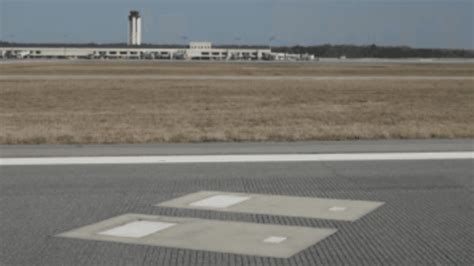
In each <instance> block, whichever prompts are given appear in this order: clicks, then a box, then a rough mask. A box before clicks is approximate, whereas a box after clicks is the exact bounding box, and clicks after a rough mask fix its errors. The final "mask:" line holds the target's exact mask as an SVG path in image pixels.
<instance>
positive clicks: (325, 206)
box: [155, 191, 384, 221]
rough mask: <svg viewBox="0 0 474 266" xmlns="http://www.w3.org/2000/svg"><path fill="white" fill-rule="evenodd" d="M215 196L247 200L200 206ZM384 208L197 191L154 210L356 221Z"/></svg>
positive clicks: (358, 202) (369, 204)
mask: <svg viewBox="0 0 474 266" xmlns="http://www.w3.org/2000/svg"><path fill="white" fill-rule="evenodd" d="M216 196H218V197H224V196H225V197H228V198H238V197H242V198H248V199H246V200H244V201H241V202H239V203H236V204H233V205H229V206H227V207H225V208H216V207H215V206H211V205H209V204H208V205H206V204H202V203H203V202H213V199H215V197H216ZM383 204H384V203H383V202H378V201H361V200H344V199H327V198H309V197H293V196H280V195H265V194H248V193H234V192H222V191H200V192H196V193H191V194H188V195H185V196H182V197H179V198H176V199H172V200H169V201H165V202H162V203H159V204H156V205H155V206H159V207H171V208H184V209H205V210H216V209H218V210H219V211H226V212H239V213H252V214H266V215H281V216H292V217H305V218H315V219H330V220H341V221H355V220H357V219H359V218H361V217H362V216H364V215H366V214H368V213H370V212H372V211H374V210H375V209H377V208H378V207H380V206H381V205H383Z"/></svg>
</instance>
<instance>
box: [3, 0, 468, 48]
mask: <svg viewBox="0 0 474 266" xmlns="http://www.w3.org/2000/svg"><path fill="white" fill-rule="evenodd" d="M131 9H137V10H139V11H141V13H142V17H143V22H144V36H143V40H144V42H146V43H160V44H170V43H184V42H187V41H189V40H206V41H207V40H208V41H212V42H214V43H219V44H230V43H240V44H268V43H269V39H270V37H271V36H275V37H276V38H275V40H273V41H272V45H295V44H300V45H313V44H316V45H317V44H325V43H330V44H371V43H375V44H377V45H409V46H413V47H428V48H431V47H433V48H468V49H473V47H474V45H473V43H474V42H473V36H474V29H473V28H474V26H473V25H474V22H473V17H474V14H473V13H474V0H469V1H466V0H412V1H406V0H376V1H375V0H372V1H367V0H331V1H327V0H326V1H320V0H172V1H171V0H153V1H149V0H147V1H142V0H94V1H90V0H60V1H59V0H56V1H55V0H0V39H1V40H7V41H16V42H69V43H70V42H81V43H84V42H98V43H110V42H126V40H127V15H128V11H129V10H131ZM183 36H184V37H183Z"/></svg>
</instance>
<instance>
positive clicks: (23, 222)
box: [0, 140, 474, 265]
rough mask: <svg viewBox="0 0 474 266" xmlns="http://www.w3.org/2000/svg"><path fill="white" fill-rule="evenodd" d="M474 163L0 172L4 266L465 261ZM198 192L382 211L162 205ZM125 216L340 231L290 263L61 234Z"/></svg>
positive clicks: (437, 144) (47, 149) (427, 149)
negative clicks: (331, 213)
mask: <svg viewBox="0 0 474 266" xmlns="http://www.w3.org/2000/svg"><path fill="white" fill-rule="evenodd" d="M0 151H1V152H0V157H2V159H5V158H16V159H21V158H27V157H30V158H31V157H34V158H45V159H48V158H49V159H51V158H57V157H61V158H66V159H67V158H77V157H87V158H89V157H94V156H112V157H115V158H116V157H122V156H136V157H141V156H145V157H146V156H171V155H175V156H190V155H193V156H200V155H210V156H219V155H223V154H231V155H262V154H270V155H278V154H282V153H285V154H290V155H291V154H292V155H295V156H296V155H302V154H311V155H314V156H315V155H322V154H324V155H328V154H347V155H348V156H354V154H364V153H367V155H368V154H373V153H384V154H400V153H410V154H427V153H435V154H446V153H471V154H472V151H473V142H472V140H426V141H418V140H408V141H344V142H301V143H298V142H295V143H210V144H206V143H202V144H179V145H175V144H151V145H91V146H89V145H84V146H67V145H46V146H35V145H26V146H14V145H11V146H10V145H3V146H0ZM407 156H408V155H407ZM405 158H406V157H405ZM472 162H473V160H472V158H467V159H466V158H464V159H462V158H461V159H459V158H457V159H452V158H447V157H443V158H438V159H436V160H433V159H430V158H426V159H424V160H419V159H416V158H411V159H410V158H408V159H406V160H371V159H370V157H366V159H365V160H361V161H306V162H305V161H292V162H289V161H286V162H275V161H273V162H268V161H266V162H252V163H247V162H240V163H229V162H208V163H198V162H187V163H180V164H126V163H120V164H113V165H110V164H81V165H53V164H48V165H10V166H5V165H3V166H0V189H1V193H0V195H1V196H0V197H1V201H0V206H1V210H2V215H1V216H2V226H1V227H0V239H2V241H0V264H2V265H33V264H34V265H123V264H130V265H343V264H344V265H356V264H357V265H383V264H397V265H413V264H420V263H423V264H438V265H472V264H473V263H474V257H473V255H472V254H473V252H472V251H473V246H472V239H473V233H472V230H471V228H472V227H473V226H474V222H473V219H472V215H473V213H472V191H473V189H474V186H473V184H474V182H473V174H472ZM203 190H205V191H209V190H210V191H224V192H232V193H257V194H262V195H269V196H297V197H308V198H315V197H317V198H325V199H341V200H349V201H352V200H360V201H371V202H383V203H384V204H383V206H381V207H379V208H378V209H377V210H375V211H373V212H371V213H369V214H366V215H365V216H364V217H362V218H360V219H359V220H357V221H353V222H349V221H339V220H331V219H318V218H305V217H288V216H284V215H271V214H264V213H240V212H232V211H230V212H220V211H213V210H202V209H201V210H200V209H179V208H173V207H164V206H159V203H162V202H165V201H169V200H172V199H175V198H179V197H182V196H185V195H188V194H191V193H195V192H199V191H203ZM127 213H137V214H141V215H160V216H169V217H176V219H178V218H179V219H181V218H200V219H207V220H212V221H221V222H239V223H240V222H251V223H255V224H259V225H261V226H263V225H279V226H296V227H304V228H324V229H337V233H335V234H334V235H332V236H330V237H328V238H326V239H324V240H322V241H321V242H319V243H317V244H315V245H312V246H310V247H308V248H305V249H304V250H302V251H301V252H298V253H297V254H296V255H294V256H291V257H289V258H273V257H265V256H264V257H261V256H249V255H242V254H240V255H239V254H233V253H220V252H213V251H204V250H199V248H197V249H181V248H174V247H161V246H149V245H137V244H126V243H119V242H113V241H112V242H110V241H109V242H104V241H91V240H81V239H73V238H61V237H56V235H57V234H60V233H63V232H66V231H69V230H73V229H76V228H79V227H82V226H85V225H90V224H95V223H98V222H100V221H103V220H105V219H109V218H112V217H117V216H120V215H124V214H127ZM223 241H225V240H223Z"/></svg>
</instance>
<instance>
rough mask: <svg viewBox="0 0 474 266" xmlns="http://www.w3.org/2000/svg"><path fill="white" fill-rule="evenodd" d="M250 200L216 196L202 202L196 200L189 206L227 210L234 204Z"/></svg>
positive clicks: (230, 196) (242, 197)
mask: <svg viewBox="0 0 474 266" xmlns="http://www.w3.org/2000/svg"><path fill="white" fill-rule="evenodd" d="M248 199H250V197H244V196H232V195H216V196H212V197H209V198H205V199H203V200H198V201H195V202H192V203H191V204H189V205H190V206H195V207H208V208H227V207H230V206H233V205H235V204H238V203H241V202H243V201H246V200H248Z"/></svg>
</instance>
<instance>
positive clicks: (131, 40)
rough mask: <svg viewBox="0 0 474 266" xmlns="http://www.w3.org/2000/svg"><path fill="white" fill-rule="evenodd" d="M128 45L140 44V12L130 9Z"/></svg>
mask: <svg viewBox="0 0 474 266" xmlns="http://www.w3.org/2000/svg"><path fill="white" fill-rule="evenodd" d="M128 34H129V35H128V45H141V44H142V18H141V17H140V12H138V11H136V10H132V11H130V15H129V16H128Z"/></svg>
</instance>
